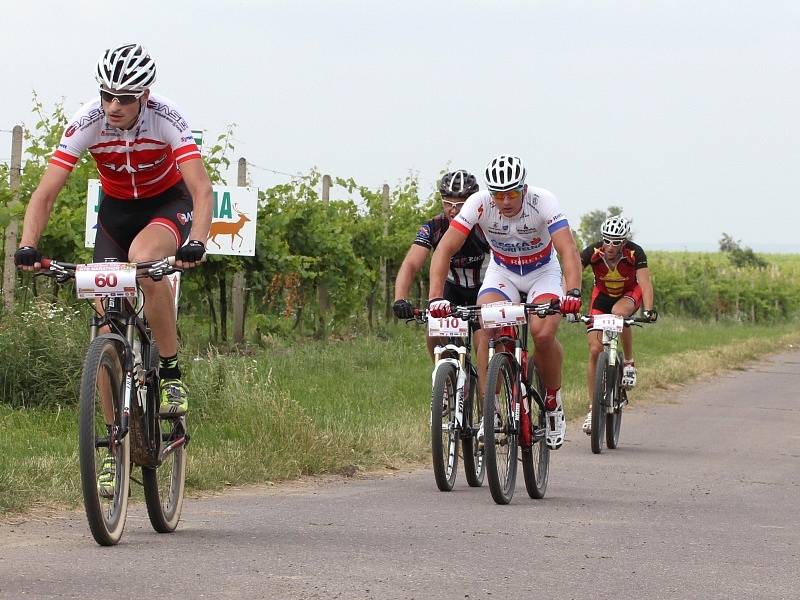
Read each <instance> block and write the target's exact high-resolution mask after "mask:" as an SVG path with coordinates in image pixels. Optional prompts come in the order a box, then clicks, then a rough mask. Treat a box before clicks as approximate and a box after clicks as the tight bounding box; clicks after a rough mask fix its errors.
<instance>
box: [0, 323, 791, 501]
mask: <svg viewBox="0 0 800 600" xmlns="http://www.w3.org/2000/svg"><path fill="white" fill-rule="evenodd" d="M560 337H561V340H562V342H563V343H564V347H565V352H566V356H567V359H566V362H565V372H564V375H565V380H564V390H565V399H566V410H567V413H568V415H569V416H570V418H572V419H575V418H578V417H581V416H582V415H583V413H584V411H585V410H586V402H587V400H588V398H586V390H585V368H586V356H587V350H586V340H585V335H584V333H583V331H582V327H581V326H580V325H578V324H575V325H569V324H567V323H563V324H562V327H561V334H560ZM56 341H57V340H53V342H54V343H55V342H56ZM424 343H425V342H424V332H423V331H422V329H421V328H419V327H416V326H406V325H404V324H396V325H391V326H388V327H386V328H385V329H383V330H381V332H379V334H363V335H354V336H351V337H349V338H348V339H334V340H329V341H327V342H324V343H321V342H314V341H305V342H297V343H291V344H290V343H286V342H282V341H272V342H269V343H268V345H267V347H265V348H260V349H258V350H257V351H252V352H251V351H248V352H243V353H238V354H230V353H229V354H220V353H218V352H217V351H215V350H213V349H211V348H207V349H206V350H204V351H198V352H197V353H196V355H195V356H194V357H193V359H190V360H187V361H186V365H187V367H188V372H187V376H186V380H187V381H188V383H189V385H190V388H191V392H192V405H191V414H190V425H191V432H192V442H191V444H190V446H189V461H190V462H189V470H188V478H187V485H188V487H189V492H190V493H192V492H195V493H197V492H201V491H218V490H222V489H224V488H225V487H227V486H231V485H245V484H253V483H264V482H270V481H272V482H274V481H280V480H285V479H291V478H295V477H298V476H301V475H309V474H318V473H342V474H347V475H351V474H353V473H355V472H359V471H364V470H369V469H374V468H379V467H389V468H393V467H399V466H401V465H405V464H409V463H412V464H423V463H425V462H427V461H428V455H429V434H428V406H429V399H430V369H431V365H430V363H429V361H428V358H427V353H426V351H425V346H424ZM62 344H63V340H62V341H61V344H59V347H60V346H61V345H62ZM790 344H793V345H795V347H797V345H798V344H800V332H797V331H796V327H795V326H794V324H786V323H783V324H771V325H757V324H756V325H754V324H737V323H731V322H723V323H715V322H704V321H686V320H675V319H671V318H669V317H666V318H664V319H662V320H660V321H659V322H658V323H657V324H655V325H653V326H649V327H646V328H642V329H637V330H636V333H635V348H636V359H637V365H638V367H639V373H640V385H639V386H638V388H637V389H636V391H635V392H634V393H633V394H632V403H633V410H636V405H637V403H641V402H643V401H646V398H648V397H650V396H651V395H652V393H653V392H655V391H665V392H664V393H665V394H666V395H662V396H660V397H661V398H666V399H669V395H670V394H672V393H674V394H676V398H677V395H678V394H679V393H680V390H679V389H678V388H675V387H673V386H675V385H676V384H680V383H684V382H686V381H688V380H690V379H691V378H693V377H698V376H702V375H705V374H709V373H715V372H718V371H720V370H723V369H729V368H737V367H742V366H743V365H744V364H746V362H747V361H752V360H753V359H757V358H758V357H759V356H762V355H763V354H765V353H768V352H773V351H780V350H785V349H787V348H788V347H789V345H790ZM57 350H58V349H57V348H56V347H53V348H52V351H53V353H54V355H55V354H57ZM79 364H80V363H79V362H78V363H75V364H73V365H72V366H71V367H69V368H66V367H65V368H64V370H63V371H62V372H61V373H60V378H59V379H60V380H61V381H70V380H73V379H77V378H79V372H78V370H79ZM76 422H77V414H76V408H75V403H74V400H73V398H71V397H69V396H63V397H62V402H53V400H52V399H51V400H50V401H48V403H47V404H46V405H45V406H38V407H31V406H29V407H27V408H12V407H10V406H9V405H8V404H7V403H0V457H2V460H0V514H4V513H5V514H9V513H16V512H20V511H23V512H24V511H27V510H31V509H34V508H36V507H41V506H62V507H75V506H79V505H80V502H81V498H80V487H79V475H78V464H77V453H76V452H77V434H76ZM568 436H569V438H571V439H573V440H576V441H578V442H583V441H584V439H583V438H584V437H585V436H583V435H582V434H581V433H580V430H579V422H578V421H575V422H573V423H571V424H570V426H569V430H568ZM569 438H568V439H569ZM587 448H588V446H587ZM133 487H134V488H137V487H138V486H136V485H134V486H133ZM134 491H135V494H138V492H137V491H136V490H134Z"/></svg>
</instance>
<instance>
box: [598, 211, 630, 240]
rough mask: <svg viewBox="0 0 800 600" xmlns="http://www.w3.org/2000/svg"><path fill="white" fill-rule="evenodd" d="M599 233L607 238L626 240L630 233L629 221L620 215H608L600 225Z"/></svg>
mask: <svg viewBox="0 0 800 600" xmlns="http://www.w3.org/2000/svg"><path fill="white" fill-rule="evenodd" d="M600 234H601V235H602V236H603V237H604V238H606V239H609V240H627V239H628V237H629V236H630V235H631V222H630V221H628V219H626V218H625V217H623V216H622V215H615V216H613V217H609V218H607V219H606V220H605V221H603V224H602V225H601V226H600Z"/></svg>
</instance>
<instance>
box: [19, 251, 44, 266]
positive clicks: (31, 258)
mask: <svg viewBox="0 0 800 600" xmlns="http://www.w3.org/2000/svg"><path fill="white" fill-rule="evenodd" d="M37 262H38V263H40V262H42V253H41V252H39V251H38V250H37V249H36V248H34V247H33V246H23V247H22V248H19V249H18V250H17V251H16V252H14V264H15V265H17V266H18V267H32V266H33V265H35V264H36V263H37Z"/></svg>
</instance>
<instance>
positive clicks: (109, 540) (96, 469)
mask: <svg viewBox="0 0 800 600" xmlns="http://www.w3.org/2000/svg"><path fill="white" fill-rule="evenodd" d="M123 389H124V386H123V372H122V361H121V359H120V346H119V342H117V341H115V340H112V339H110V338H107V337H103V336H99V337H96V338H95V339H94V340H92V342H91V344H89V349H88V350H87V352H86V358H85V359H84V362H83V374H82V376H81V396H80V409H79V417H78V457H79V463H80V471H81V488H82V490H83V506H84V508H85V510H86V518H87V520H88V521H89V529H90V530H91V532H92V537H94V539H95V541H96V542H97V543H98V544H100V545H101V546H113V545H114V544H116V543H117V542H119V540H120V538H121V537H122V531H123V529H124V528H125V517H126V515H127V512H128V492H129V490H130V450H131V449H130V436H128V435H125V436H124V437H122V438H121V439H120V428H121V424H122V420H121V415H122V404H123V397H122V396H123ZM104 407H105V408H104ZM107 422H110V423H111V424H110V425H109V424H107ZM109 458H111V459H113V465H111V466H110V467H109V469H110V470H112V471H113V487H111V486H105V487H104V489H103V492H102V493H101V490H100V489H99V487H98V477H99V476H100V474H101V472H102V471H103V463H104V462H106V463H107V462H108V459H109ZM107 466H108V465H107Z"/></svg>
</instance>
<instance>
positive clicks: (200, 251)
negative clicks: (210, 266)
mask: <svg viewBox="0 0 800 600" xmlns="http://www.w3.org/2000/svg"><path fill="white" fill-rule="evenodd" d="M205 253H206V245H205V244H204V243H203V242H201V241H199V240H191V241H190V242H189V243H188V244H186V245H185V246H181V247H180V248H178V251H177V252H176V253H175V258H176V259H177V260H180V261H183V262H189V263H196V262H200V261H201V260H202V259H203V255H204V254H205Z"/></svg>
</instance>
